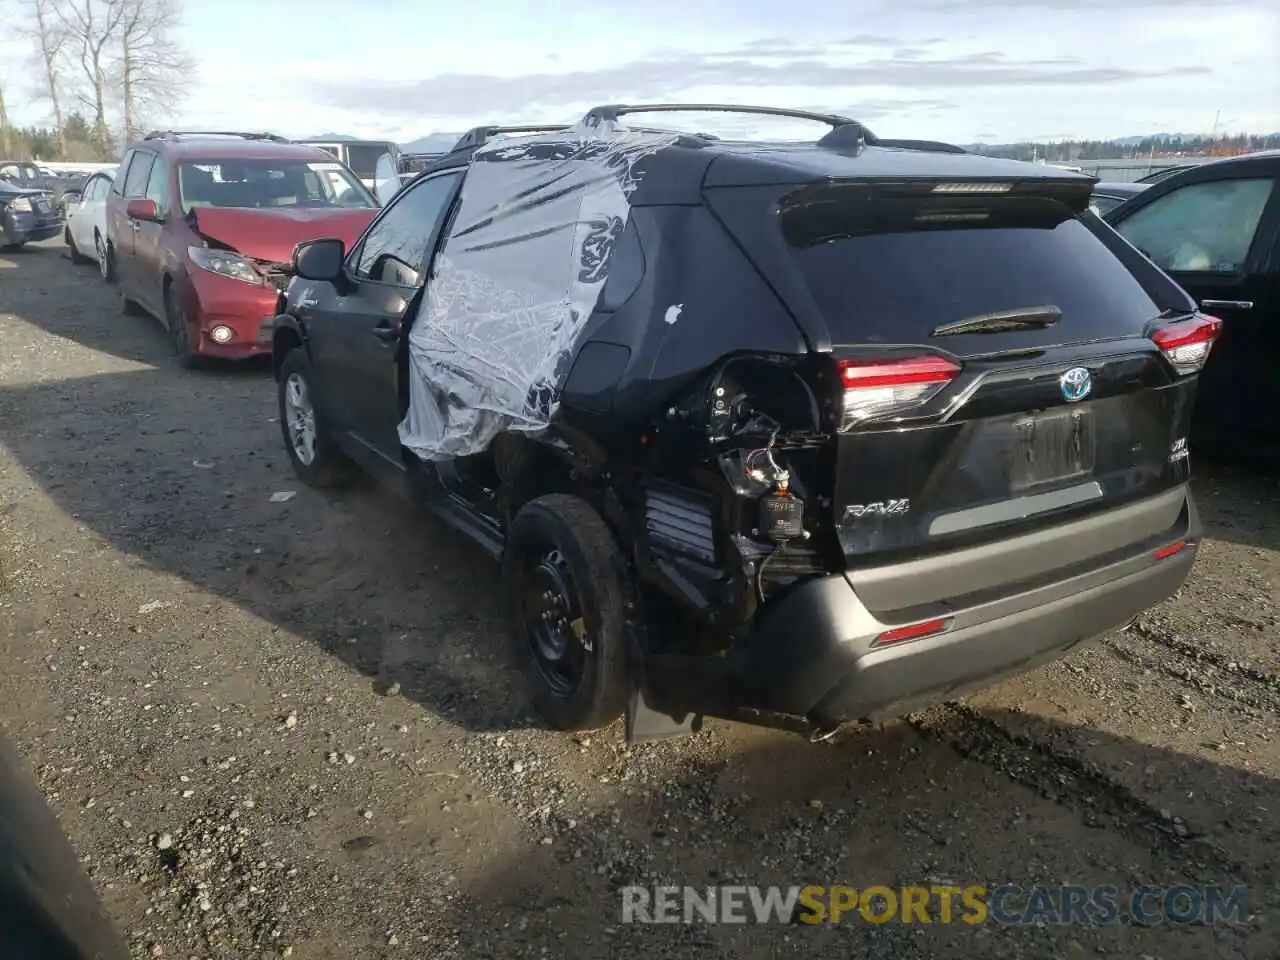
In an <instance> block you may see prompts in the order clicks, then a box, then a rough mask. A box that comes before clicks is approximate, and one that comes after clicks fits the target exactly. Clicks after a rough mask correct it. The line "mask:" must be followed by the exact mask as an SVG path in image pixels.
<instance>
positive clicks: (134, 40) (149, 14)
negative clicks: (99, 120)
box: [115, 0, 195, 142]
mask: <svg viewBox="0 0 1280 960" xmlns="http://www.w3.org/2000/svg"><path fill="white" fill-rule="evenodd" d="M119 2H120V3H121V5H122V8H123V11H124V12H123V14H122V16H121V18H120V26H119V46H118V48H117V49H118V57H119V59H118V61H117V63H116V65H115V73H116V74H117V79H118V81H119V86H120V96H121V100H122V102H123V109H124V136H125V141H126V142H127V141H129V140H132V139H134V138H135V137H136V136H138V134H139V133H140V132H141V126H142V123H143V121H145V120H146V119H148V118H150V117H157V116H163V115H166V114H168V113H169V112H170V111H172V109H173V108H174V106H176V105H177V103H178V102H179V100H180V99H181V98H182V96H183V95H184V94H185V92H186V85H187V82H188V79H189V77H190V76H191V73H192V72H193V71H194V69H195V62H194V61H193V60H192V59H191V57H189V56H188V55H187V54H186V52H185V51H184V50H183V49H182V47H181V45H180V44H179V43H178V41H177V40H176V39H175V37H174V34H175V33H176V31H177V28H178V26H179V24H180V23H181V20H182V6H181V0H119Z"/></svg>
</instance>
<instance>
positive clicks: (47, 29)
mask: <svg viewBox="0 0 1280 960" xmlns="http://www.w3.org/2000/svg"><path fill="white" fill-rule="evenodd" d="M22 9H23V11H24V12H25V13H26V16H27V22H26V24H25V25H24V27H23V30H22V33H24V34H25V35H26V36H27V37H28V38H29V39H33V40H35V42H36V51H35V54H34V56H35V57H36V59H37V60H38V61H39V65H40V69H41V71H42V72H43V74H44V82H43V83H42V84H41V86H42V88H43V94H44V96H45V97H46V98H47V99H48V100H49V103H50V104H51V105H52V106H53V125H54V129H55V130H56V131H57V135H58V153H59V155H60V156H63V157H65V156H66V155H67V137H66V134H65V133H64V132H63V129H62V121H63V117H62V97H61V93H62V77H61V71H62V55H63V52H64V50H65V48H66V44H67V38H68V37H67V29H66V26H65V25H64V24H63V23H62V21H61V20H60V19H59V17H58V14H57V11H56V9H55V6H54V0H23V2H22Z"/></svg>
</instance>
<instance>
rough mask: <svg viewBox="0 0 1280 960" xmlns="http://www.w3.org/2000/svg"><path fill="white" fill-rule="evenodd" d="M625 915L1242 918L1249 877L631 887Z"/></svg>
mask: <svg viewBox="0 0 1280 960" xmlns="http://www.w3.org/2000/svg"><path fill="white" fill-rule="evenodd" d="M621 895H622V922H623V923H686V924H691V923H759V924H766V923H796V922H799V923H808V924H817V923H849V922H862V923H874V924H880V923H892V922H898V923H929V924H932V923H942V924H948V923H964V924H970V925H977V924H984V923H997V924H1005V925H1023V924H1046V923H1049V924H1090V925H1107V924H1113V923H1131V924H1138V925H1144V926H1151V925H1156V924H1173V925H1189V924H1206V923H1210V924H1212V923H1244V922H1247V921H1248V920H1249V919H1250V914H1249V909H1248V891H1247V890H1246V889H1245V888H1244V887H1239V886H1237V887H1230V888H1226V887H1217V886H1193V885H1191V884H1179V885H1175V886H1141V887H1136V888H1133V889H1131V890H1121V889H1120V888H1119V887H1115V886H1107V885H1103V886H1093V887H1086V886H1080V885H1073V884H1063V885H1060V886H1048V885H1037V886H1030V887H1022V886H1018V885H1017V884H1003V885H1000V886H993V887H988V886H985V885H981V884H968V885H964V886H961V885H955V886H951V885H942V884H934V885H930V886H903V887H887V886H879V885H873V886H869V887H862V888H858V887H847V886H831V887H824V886H813V885H810V886H803V887H801V886H795V887H765V886H712V887H678V886H661V887H623V888H622V890H621Z"/></svg>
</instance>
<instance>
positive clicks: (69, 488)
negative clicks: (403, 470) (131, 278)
mask: <svg viewBox="0 0 1280 960" xmlns="http://www.w3.org/2000/svg"><path fill="white" fill-rule="evenodd" d="M0 338H2V339H0V342H3V344H4V348H3V350H0V532H2V533H3V537H2V539H0V656H2V657H3V663H4V665H5V669H4V670H3V674H2V675H0V721H3V722H4V724H5V727H6V729H7V730H8V733H9V735H10V737H11V738H12V739H13V740H14V741H15V742H16V743H17V744H18V746H19V747H20V748H21V749H22V750H23V751H24V753H25V754H26V756H27V757H28V758H29V761H30V763H31V764H32V766H33V767H34V768H35V770H36V772H37V774H38V776H39V779H40V781H41V783H42V785H43V788H44V790H45V792H46V794H47V795H48V797H49V798H50V800H51V802H52V804H53V806H54V808H55V810H56V811H57V812H58V814H59V816H60V817H61V818H62V820H63V822H64V824H65V826H66V828H67V831H68V833H69V834H70V836H71V839H72V841H73V843H74V844H75V845H76V847H77V849H78V850H80V851H81V853H82V854H83V856H84V859H85V862H86V863H87V865H88V869H89V870H90V872H91V875H92V877H93V878H94V881H95V883H96V884H97V885H98V888H99V889H100V890H101V892H102V895H103V898H104V901H105V903H106V905H107V907H108V909H109V910H110V912H111V913H112V914H113V915H114V916H115V918H116V920H117V922H118V924H119V926H120V928H121V929H122V930H123V931H124V932H125V934H126V935H127V937H128V938H129V940H130V942H131V944H132V947H133V949H134V951H135V954H136V956H138V957H179V958H185V957H191V958H201V960H204V958H210V960H213V958H218V960H221V958H246V957H285V956H292V957H297V958H329V957H332V958H342V960H349V958H352V957H361V958H364V957H370V958H375V957H376V958H381V957H387V958H392V957H415V958H416V957H423V958H426V957H432V958H435V957H454V956H457V957H494V958H510V957H517V956H530V957H547V958H558V957H567V958H579V957H581V958H588V960H592V958H610V957H617V956H626V955H636V956H644V957H646V958H648V957H655V958H656V957H681V958H683V957H695V956H702V955H705V954H707V953H708V952H709V951H716V952H718V953H719V954H720V955H721V956H724V957H741V958H759V960H765V958H770V960H772V958H783V957H812V956H833V957H834V956H859V957H864V956H865V957H869V958H886V960H888V958H893V960H909V958H913V957H944V956H957V957H965V958H975V957H976V958H988V957H991V958H994V957H1077V956H1097V955H1109V956H1120V957H1129V958H1135V960H1136V958H1142V957H1150V958H1160V960H1178V958H1193V957H1194V958H1211V957H1231V958H1264V957H1267V958H1270V957H1275V956H1277V955H1278V954H1280V948H1278V946H1277V945H1278V944H1280V933H1278V931H1277V928H1276V923H1275V919H1274V908H1275V906H1276V905H1277V899H1280V894H1278V893H1277V890H1278V889H1280V869H1278V867H1277V859H1276V857H1277V842H1278V841H1280V834H1278V831H1277V828H1278V826H1280V793H1278V792H1277V789H1276V782H1275V781H1276V778H1277V776H1278V775H1280V746H1278V745H1277V741H1276V735H1277V734H1276V727H1277V714H1278V713H1280V625H1278V620H1280V591H1278V590H1277V585H1278V584H1280V497H1278V496H1277V493H1278V490H1277V482H1276V480H1275V479H1274V478H1266V477H1263V476H1260V475H1256V474H1248V473H1243V472H1234V471H1232V470H1230V469H1227V468H1224V467H1219V466H1207V465H1201V464H1198V465H1197V473H1198V476H1197V480H1196V487H1197V493H1198V496H1199V498H1200V504H1201V509H1202V512H1203V514H1204V515H1205V518H1206V521H1207V524H1208V529H1209V539H1208V540H1207V542H1206V543H1205V544H1204V545H1203V547H1202V550H1201V553H1200V559H1199V561H1198V564H1197V567H1196V571H1195V573H1194V574H1193V578H1192V581H1191V582H1190V583H1189V584H1188V586H1187V587H1186V589H1184V590H1183V592H1182V593H1181V595H1180V596H1178V597H1176V598H1175V599H1173V600H1171V601H1169V602H1168V603H1166V604H1164V605H1163V606H1161V607H1160V608H1158V609H1156V610H1153V611H1151V612H1150V613H1149V614H1148V615H1146V616H1144V617H1143V618H1142V619H1141V620H1140V621H1139V622H1138V624H1136V625H1135V626H1134V627H1133V628H1132V629H1131V630H1130V631H1128V632H1126V633H1124V634H1122V635H1119V636H1117V637H1115V638H1113V639H1109V640H1107V641H1105V642H1103V643H1102V644H1100V645H1098V646H1095V647H1094V648H1092V649H1091V650H1088V651H1085V652H1082V653H1080V654H1077V655H1075V656H1073V657H1071V658H1070V659H1068V660H1065V661H1063V662H1061V663H1058V664H1055V665H1053V666H1051V667H1049V668H1047V669H1045V670H1042V671H1040V672H1037V673H1034V674H1031V675H1028V676H1026V677H1023V678H1020V679H1018V680H1016V681H1013V682H1011V683H1006V684H1004V685H1002V686H1000V687H998V688H995V689H993V690H991V691H988V692H986V693H984V694H983V695H982V696H980V697H978V698H975V699H973V700H970V701H968V702H967V703H965V704H953V705H948V706H946V707H943V708H939V709H937V710H933V711H930V712H928V713H926V714H922V715H919V716H915V717H912V718H910V719H909V720H908V721H907V722H904V723H898V724H892V725H889V726H886V727H884V728H879V729H875V730H871V731H866V732H859V733H856V734H852V735H846V736H842V737H840V738H837V740H836V741H834V742H832V743H827V744H822V745H810V744H809V743H807V742H806V741H805V740H803V739H801V738H796V737H793V736H789V735H785V734H780V733H776V732H771V731H764V730H757V729H751V728H746V727H741V726H735V725H731V724H725V723H713V724H710V725H709V728H708V730H706V731H704V732H703V733H702V734H701V735H699V736H697V737H694V738H689V739H685V740H679V741H667V742H662V743H657V744H649V745H644V746H642V747H637V748H635V749H632V750H630V751H628V750H626V749H625V748H624V747H623V745H622V743H621V736H620V733H619V732H618V731H617V730H611V731H608V732H603V733H600V734H597V735H593V736H591V737H578V738H576V739H575V738H571V737H568V736H564V735H560V734H555V733H550V732H547V731H545V730H542V729H539V728H538V726H537V725H536V723H535V722H534V720H533V718H532V717H531V716H529V715H528V713H527V708H526V707H525V701H524V698H523V696H522V692H521V687H520V685H519V682H518V680H517V678H516V677H515V676H514V675H513V673H512V671H511V670H510V669H509V668H508V667H507V666H506V665H505V664H506V659H505V653H504V651H505V644H506V642H507V641H506V634H505V633H504V628H503V624H502V623H501V621H500V619H499V617H498V614H497V612H496V610H497V604H496V602H495V596H494V588H495V581H496V570H495V568H494V566H493V565H492V564H491V563H490V562H489V561H488V560H486V559H485V558H484V557H483V556H482V555H481V554H480V553H479V552H478V551H475V550H473V549H471V548H470V547H469V546H468V545H466V544H465V543H463V542H461V541H460V540H459V539H458V538H457V537H456V536H454V535H452V534H450V533H448V532H447V531H446V530H444V529H443V528H442V527H440V526H439V525H438V524H436V523H435V522H434V521H432V520H431V519H430V518H427V517H424V516H421V515H418V514H417V513H415V512H414V511H413V510H412V509H411V508H409V507H408V506H407V505H405V504H403V503H400V502H397V501H395V500H394V499H392V498H391V497H389V496H385V495H382V494H381V493H379V492H378V491H377V490H374V489H368V488H366V489H357V490H356V491H354V492H346V493H343V494H341V495H337V496H325V495H321V494H320V493H317V492H315V491H312V490H309V489H307V488H305V487H302V486H300V485H299V483H298V482H297V481H296V480H295V479H294V477H293V475H292V473H291V471H290V469H289V466H288V462H287V460H286V458H285V455H284V452H283V449H282V446H281V440H280V436H279V427H278V424H277V423H276V422H275V394H274V388H273V385H272V383H271V381H270V375H269V372H268V371H267V370H266V369H265V368H264V367H262V366H255V367H251V368H243V367H241V368H231V369H220V370H214V371H211V372H204V373H191V372H186V371H183V370H182V369H181V368H179V367H178V366H177V364H176V362H175V361H174V359H173V357H172V354H171V351H170V349H169V347H168V345H167V342H166V340H165V337H164V334H163V332H162V330H161V327H160V325H159V324H158V323H156V322H154V321H150V320H146V319H137V318H130V317H124V316H122V315H121V314H120V311H119V309H118V307H117V303H116V298H115V292H114V290H113V289H112V288H109V287H107V286H105V285H104V284H102V282H101V281H100V280H99V279H98V277H97V275H96V273H95V271H94V269H93V268H92V267H83V268H80V267H74V266H72V265H71V264H70V263H69V262H68V260H67V259H66V257H65V255H64V254H63V252H62V250H61V249H60V247H59V245H58V244H57V243H49V244H43V245H37V246H34V247H31V248H28V249H26V250H24V251H21V252H17V253H10V254H4V255H0ZM283 492H288V493H291V494H294V495H293V496H291V497H289V498H287V499H284V500H282V501H278V502H273V499H272V495H273V494H276V493H283ZM946 881H954V882H958V883H987V884H996V883H1004V882H1015V883H1020V884H1023V885H1027V884H1030V883H1037V882H1039V883H1049V884H1055V885H1056V884H1059V883H1081V884H1089V885H1092V884H1098V883H1110V884H1114V885H1116V886H1117V887H1119V888H1121V889H1122V890H1130V889H1133V888H1135V887H1137V886H1140V885H1143V884H1174V883H1179V882H1192V883H1221V884H1236V883H1242V884H1247V885H1248V886H1249V887H1250V890H1251V899H1250V909H1251V911H1252V919H1251V920H1250V921H1249V922H1247V923H1245V924H1243V925H1192V926H1186V927H1172V926H1169V925H1160V926H1139V925H1136V924H1113V925H1109V926H1084V925H1055V924H1046V925H1032V926H1025V927H1022V926H1020V927H1008V926H1006V927H998V926H996V925H994V924H987V925H983V926H981V927H976V928H975V927H970V926H967V925H964V924H957V925H940V924H934V925H930V926H926V925H920V924H915V925H904V924H886V925H871V924H867V923H864V922H861V921H859V922H856V923H845V924H840V925H822V926H818V927H810V926H801V925H789V926H786V925H783V926H780V925H768V926H761V925H754V924H753V925H720V926H709V925H705V924H695V925H688V926H686V925H683V924H680V925H665V926H653V925H643V926H639V925H625V926H624V925H622V924H620V923H619V917H620V899H619V896H618V893H617V889H618V888H619V887H620V886H623V885H626V884H629V883H661V882H666V883H682V884H683V883H690V884H695V885H702V884H708V883H717V882H726V883H729V882H743V883H781V884H785V885H790V884H806V883H849V884H853V885H855V886H859V887H863V886H867V885H870V884H872V883H888V884H891V885H892V884H905V883H929V882H933V883H937V882H946Z"/></svg>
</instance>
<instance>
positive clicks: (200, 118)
mask: <svg viewBox="0 0 1280 960" xmlns="http://www.w3.org/2000/svg"><path fill="white" fill-rule="evenodd" d="M4 2H5V0H0V5H3V3H4ZM444 9H446V8H445V7H444V6H443V5H441V4H437V3H424V2H422V0H369V2H364V3H361V2H349V0H343V2H339V0H218V2H216V3H213V2H209V0H188V2H187V15H186V22H185V27H184V34H185V40H186V43H187V45H188V47H189V48H190V50H191V52H192V53H193V54H194V55H195V57H196V59H197V61H198V63H199V72H198V75H197V76H196V77H195V78H193V80H192V83H191V89H190V93H189V95H188V97H187V99H186V100H185V102H184V103H183V105H182V107H181V109H180V112H179V114H178V115H177V116H175V117H174V118H173V119H174V121H175V123H180V124H182V125H186V126H191V125H209V126H214V127H233V128H245V127H252V128H255V129H260V128H270V129H272V130H274V131H276V132H279V133H282V134H284V135H288V136H306V135H314V134H318V133H321V132H329V131H334V132H346V133H352V134H356V135H362V136H372V137H390V138H394V139H399V140H402V141H403V140H408V139H412V138H415V137H419V136H422V135H425V134H428V133H431V132H434V131H439V130H446V131H457V130H461V129H465V128H467V127H468V126H472V125H475V124H478V123H487V122H501V121H506V122H521V121H523V122H530V121H551V122H562V121H567V120H570V119H573V118H575V117H576V116H578V115H580V114H581V113H582V111H583V110H584V109H585V108H586V107H588V106H591V105H592V104H593V103H601V102H606V103H607V102H620V101H621V102H626V101H638V100H659V99H660V100H683V101H699V102H706V101H720V102H738V103H748V102H754V103H764V104H774V105H788V106H802V107H807V108H810V109H820V110H826V111H831V112H838V113H844V114H847V115H851V116H854V117H857V118H859V119H861V120H863V121H864V122H866V123H867V125H868V126H869V127H871V129H872V130H874V131H875V132H877V133H879V134H881V135H883V136H915V137H929V138H937V139H949V140H953V141H959V142H972V141H975V140H986V141H1009V140H1021V139H1061V138H1067V137H1117V136H1125V135H1131V134H1142V133H1149V132H1156V131H1176V132H1208V131H1210V130H1211V129H1212V128H1213V125H1214V123H1215V118H1217V123H1218V125H1219V130H1220V131H1221V130H1226V131H1240V130H1250V131H1255V132H1272V131H1277V130H1280V0H637V2H631V3H623V2H621V0H594V2H591V3H585V2H578V0H558V2H554V3H553V2H549V0H547V2H541V3H538V2H529V0H524V2H522V0H471V2H470V3H458V4H451V5H448V7H447V9H448V10H449V11H450V12H449V13H445V12H443V11H444ZM0 55H7V58H8V62H7V64H6V66H8V67H9V68H10V69H8V70H6V73H7V74H8V75H9V76H10V77H12V76H13V74H14V70H13V69H12V68H13V67H14V66H15V65H16V63H15V61H20V60H21V56H20V53H19V52H18V51H17V49H16V48H15V47H14V46H13V45H10V46H9V47H8V48H7V49H0ZM14 83H15V82H14V81H13V80H12V79H11V80H10V82H9V84H8V86H9V87H10V88H11V89H10V93H9V98H10V100H11V101H14V100H16V101H18V102H17V103H12V102H11V104H10V110H11V112H12V113H14V114H16V119H18V120H19V121H34V120H39V119H41V118H42V116H43V115H44V114H45V113H46V112H47V107H45V106H43V105H41V104H39V103H26V102H24V101H25V100H26V99H27V98H26V97H25V96H24V95H23V94H24V91H23V90H21V89H17V90H15V89H12V88H13V87H14ZM765 123H770V122H769V121H765ZM699 127H700V128H701V129H706V130H717V129H718V130H720V131H721V132H728V133H733V132H744V133H758V134H764V135H767V134H773V133H776V134H777V135H779V136H790V135H792V133H793V132H794V133H800V132H801V130H799V129H797V128H792V127H786V126H759V125H757V126H756V127H755V129H744V128H743V127H741V126H737V127H719V128H717V127H716V126H715V125H714V124H712V123H706V122H700V123H699ZM805 132H807V131H805Z"/></svg>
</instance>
